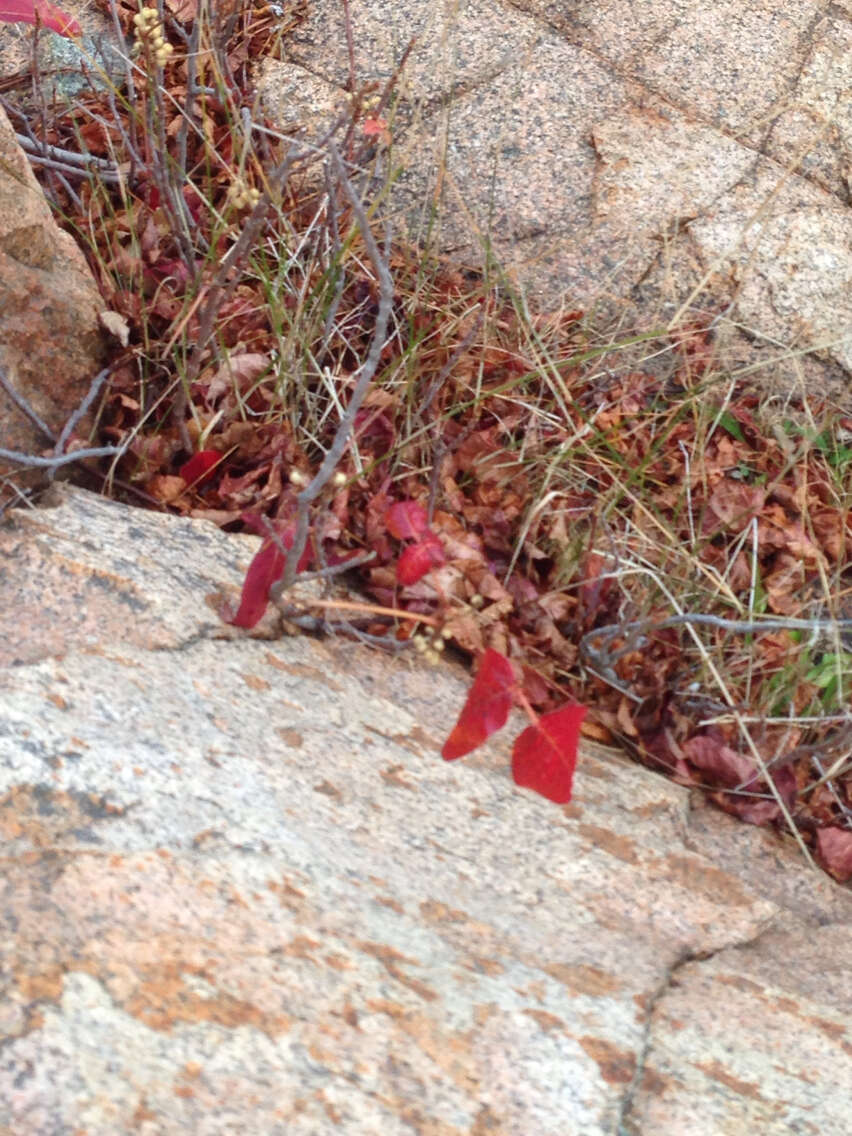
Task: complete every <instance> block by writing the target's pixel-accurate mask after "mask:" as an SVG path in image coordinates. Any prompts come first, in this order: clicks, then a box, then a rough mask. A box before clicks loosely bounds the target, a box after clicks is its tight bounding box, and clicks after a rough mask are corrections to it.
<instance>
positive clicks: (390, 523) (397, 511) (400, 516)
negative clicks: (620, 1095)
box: [0, 0, 429, 540]
mask: <svg viewBox="0 0 852 1136" xmlns="http://www.w3.org/2000/svg"><path fill="white" fill-rule="evenodd" d="M0 3H2V0H0ZM428 520H429V518H428V517H427V515H426V510H425V509H424V508H423V506H422V505H421V504H420V502H419V501H397V503H396V504H395V505H391V507H390V508H389V509H388V511H387V512H386V513H385V524H386V525H387V530H388V532H389V533H390V534H391V536H395V537H396V539H397V540H417V538H418V537H419V536H421V535H422V533H423V532H425V530H426V525H427V523H428Z"/></svg>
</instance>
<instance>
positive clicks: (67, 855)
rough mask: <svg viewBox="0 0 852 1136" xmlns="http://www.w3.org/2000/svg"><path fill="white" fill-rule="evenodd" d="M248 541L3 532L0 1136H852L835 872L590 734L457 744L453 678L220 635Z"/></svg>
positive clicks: (61, 530)
mask: <svg viewBox="0 0 852 1136" xmlns="http://www.w3.org/2000/svg"><path fill="white" fill-rule="evenodd" d="M256 543H257V542H256V540H255V538H250V537H233V536H228V535H226V534H223V533H221V532H219V531H218V530H216V529H215V528H214V527H213V526H212V525H209V524H207V523H205V522H200V521H186V520H180V519H176V518H172V517H166V516H158V515H153V514H147V515H145V514H140V513H138V512H137V511H132V510H129V509H126V508H125V507H122V506H119V505H115V504H111V503H108V502H105V501H103V500H101V499H99V498H97V497H95V496H92V495H91V494H88V493H86V492H84V491H82V490H76V489H71V488H67V487H63V488H61V489H56V490H55V491H54V495H53V497H52V500H51V502H50V504H49V507H47V508H42V509H38V510H35V511H18V512H16V513H14V514H13V515H12V517H11V520H10V521H7V523H6V524H5V525H4V526H3V527H2V528H0V643H3V644H5V648H4V651H5V653H4V657H3V660H2V669H0V834H2V841H3V843H2V849H3V850H2V856H3V864H2V873H0V986H2V989H0V1100H2V1101H3V1102H4V1106H3V1108H4V1111H3V1113H2V1114H0V1134H2V1136H11V1134H14V1136H56V1134H57V1133H60V1132H69V1133H70V1132H75V1133H86V1136H124V1134H128V1136H129V1134H131V1133H134V1134H135V1133H144V1134H146V1136H172V1134H174V1136H178V1134H180V1136H183V1134H185V1133H188V1132H191V1133H200V1134H204V1136H219V1134H223V1136H224V1134H236V1133H263V1134H264V1136H267V1134H269V1136H291V1134H295V1136H326V1134H329V1136H331V1134H332V1133H341V1132H342V1133H346V1134H349V1136H413V1134H417V1136H436V1134H440V1136H468V1134H476V1136H485V1134H486V1133H487V1134H489V1136H495V1134H496V1136H532V1134H535V1136H566V1134H574V1133H576V1134H578V1136H579V1134H582V1136H598V1134H601V1136H602V1134H604V1133H607V1134H612V1136H615V1134H618V1133H625V1134H639V1136H684V1134H685V1133H689V1134H690V1136H693V1134H697V1136H720V1134H727V1133H730V1134H732V1136H733V1134H734V1133H737V1134H738V1133H742V1132H759V1133H761V1134H764V1133H770V1134H773V1136H774V1134H776V1133H777V1134H779V1136H780V1134H781V1133H788V1132H790V1133H793V1132H795V1133H814V1134H816V1133H819V1134H820V1136H841V1134H844V1136H845V1133H847V1132H848V1100H849V1084H850V1079H852V1058H850V1054H852V1026H850V1021H852V1019H850V1011H852V980H850V974H852V945H850V944H852V936H850V930H852V901H851V900H850V895H849V891H848V890H845V889H842V888H839V887H837V886H836V885H834V884H833V883H832V882H831V881H830V880H828V879H827V878H826V877H824V876H822V875H818V874H814V873H812V872H811V871H809V870H808V869H807V868H806V867H805V866H804V865H803V864H802V862H801V861H800V859H799V857H798V855H797V853H796V851H795V848H794V847H792V846H790V845H789V844H787V843H785V842H784V841H783V840H781V839H780V838H778V837H776V836H773V835H772V834H770V833H766V832H763V831H760V830H757V829H754V828H748V827H746V826H743V825H739V824H737V823H736V822H734V821H732V820H731V819H730V818H727V817H724V816H722V815H720V814H718V813H715V812H712V811H710V810H709V809H707V808H705V807H703V806H702V805H701V803H700V801H698V800H694V799H691V798H690V796H689V795H688V794H687V793H686V792H685V791H684V790H682V789H680V788H678V787H677V786H674V785H672V784H669V783H668V782H667V781H665V780H663V779H661V778H659V777H656V776H654V775H653V774H651V773H649V772H647V771H645V770H643V769H640V768H639V767H637V766H634V765H631V764H629V763H627V762H626V761H625V760H623V759H622V758H620V757H619V756H618V755H615V754H612V753H610V752H608V751H606V750H601V749H592V748H587V749H585V750H584V752H583V753H582V755H581V759H580V763H579V769H578V776H577V787H576V797H575V800H574V801H573V802H572V803H571V804H570V805H568V806H566V807H564V808H557V807H556V806H554V805H551V804H549V803H547V802H546V801H544V800H542V799H540V798H538V797H536V796H534V795H532V794H529V793H526V792H522V791H519V790H517V789H516V788H515V787H514V786H513V785H512V783H511V781H510V779H509V775H508V770H507V764H508V752H507V742H506V741H501V740H499V739H498V740H496V741H493V742H492V743H491V744H490V745H489V746H488V747H486V748H485V749H484V750H483V751H482V752H481V753H480V754H478V755H476V756H474V757H471V758H470V759H467V760H465V761H463V762H458V763H454V764H446V763H444V762H442V761H441V759H440V756H439V754H438V748H439V745H440V742H441V741H442V739H443V736H444V735H445V733H446V731H447V729H448V726H449V725H450V724H451V722H452V720H453V719H454V717H455V715H456V713H457V711H458V708H459V706H460V705H461V702H462V699H463V696H464V691H465V687H466V677H465V675H464V673H463V672H462V671H461V670H460V669H457V668H455V667H452V666H449V665H448V666H447V667H446V668H443V669H440V670H431V669H425V668H424V667H423V666H422V665H421V663H420V661H419V660H417V661H411V660H409V659H407V658H405V659H395V660H393V659H388V658H385V657H384V656H381V655H379V654H377V653H374V652H370V651H368V650H366V649H365V648H363V647H361V646H358V645H354V644H350V643H345V642H343V641H339V640H334V639H331V640H327V641H316V640H312V639H309V638H306V637H303V636H299V637H287V638H277V639H269V638H266V639H261V638H248V637H244V636H243V635H242V634H240V633H235V632H233V631H232V630H231V629H229V628H226V627H224V625H222V624H221V623H220V622H219V621H218V620H217V618H216V616H215V612H214V603H215V601H214V599H213V597H214V596H215V595H220V594H221V593H222V592H223V590H224V591H226V592H227V591H229V590H234V589H236V588H237V587H238V585H239V581H240V575H241V573H242V572H243V571H244V569H245V566H246V564H247V563H248V560H249V558H250V556H251V555H252V552H253V550H254V548H255V547H256ZM21 625H24V630H23V631H22V630H21ZM270 633H271V632H270V630H269V627H267V629H266V631H265V634H267V635H269V634H270Z"/></svg>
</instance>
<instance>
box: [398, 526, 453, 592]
mask: <svg viewBox="0 0 852 1136" xmlns="http://www.w3.org/2000/svg"><path fill="white" fill-rule="evenodd" d="M446 559H447V558H446V556H445V555H444V546H443V545H442V544H441V542H440V540H438V538H437V537H436V536H435V534H434V533H433V532H432V531H431V530H430V529H427V530H426V535H425V536H424V537H423V538H422V540H419V541H418V542H417V544H410V545H409V546H408V548H406V549H404V550H403V552H402V554H401V555H400V558H399V560H398V561H397V562H396V578H397V580H398V581H399V583H400V584H402V585H403V586H405V585H407V584H416V583H417V581H418V580H419V579H420V578H421V576H425V575H426V573H427V572H429V571H431V569H433V568H437V567H438V566H439V565H441V564H443V563H445V561H446Z"/></svg>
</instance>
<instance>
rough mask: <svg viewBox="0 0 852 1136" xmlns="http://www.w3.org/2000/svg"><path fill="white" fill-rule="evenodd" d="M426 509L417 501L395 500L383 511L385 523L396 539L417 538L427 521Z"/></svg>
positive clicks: (424, 528)
mask: <svg viewBox="0 0 852 1136" xmlns="http://www.w3.org/2000/svg"><path fill="white" fill-rule="evenodd" d="M428 519H429V518H428V517H427V515H426V510H425V509H424V508H423V506H422V505H421V504H420V502H419V501H397V502H396V504H394V505H391V507H390V508H389V509H388V511H387V512H386V513H385V525H386V526H387V530H388V532H389V533H390V534H391V536H394V537H396V539H397V540H417V538H418V537H419V536H421V535H422V534H423V533H424V532H425V530H426V525H427V523H428Z"/></svg>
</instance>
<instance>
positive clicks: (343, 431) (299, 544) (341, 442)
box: [270, 139, 394, 600]
mask: <svg viewBox="0 0 852 1136" xmlns="http://www.w3.org/2000/svg"><path fill="white" fill-rule="evenodd" d="M328 150H329V154H330V155H331V160H332V163H333V165H334V168H335V173H336V174H337V177H338V178H339V180H340V184H341V185H342V186H343V190H344V192H345V194H346V196H347V197H348V198H349V204H350V205H351V206H352V212H353V213H354V215H355V220H356V221H357V223H358V228H359V229H360V231H361V236H362V238H363V240H364V244H365V246H366V248H367V255H368V256H369V258H370V261H371V263H372V265H373V269H374V271H375V273H376V277H377V279H378V283H379V309H378V313H377V315H376V324H375V327H374V329H373V336H372V339H371V342H370V348H369V350H368V352H367V358H366V359H365V360H364V363H363V365H362V367H361V374H360V375H359V377H358V381H357V382H356V384H355V388H354V390H353V391H352V395H351V397H350V399H349V405H348V406H347V407H346V410H345V411H344V413H343V415H342V417H341V419H340V423H339V425H338V427H337V431H336V433H335V435H334V440H333V442H332V443H331V446H330V447H329V449H328V452H327V453H326V455H325V457H324V458H323V460H322V463H321V465H320V467H319V469H318V470H317V473H316V475H315V476H314V478H313V480H312V481H311V482H310V484H308V485H307V486H306V487H305V488H304V489H303V490H302V492H301V493H300V494H299V495H298V497H297V498H296V501H297V506H298V511H297V516H296V531H295V534H294V537H293V546H292V548H291V549H290V552H289V555H288V556H287V563H286V564H285V566H284V574H283V576H282V577H281V579H280V581H279V582H278V584H276V585H275V587H274V588H272V589H271V591H270V596H271V598H272V599H274V600H277V599H278V598H279V597H280V596H281V594H282V592H285V591H286V590H287V589H288V588H289V587H291V585H292V583H293V581H294V580H295V578H296V573H297V571H298V564H299V560H300V559H301V556H302V553H303V552H304V550H305V545H306V544H307V542H308V530H309V528H310V509H311V505H312V504H313V502H314V501H315V500H316V498H317V497H318V496H319V495H320V493H321V492H322V491H323V489H324V488H325V486H326V485H327V484H328V482H329V480H330V479H331V476H332V474H333V473H334V471H335V469H336V468H337V464H338V462H339V461H340V459H341V458H342V457H343V452H344V450H345V449H346V447H347V445H348V444H349V441H350V438H351V436H352V431H353V428H354V425H355V417H356V415H357V414H358V411H359V410H360V409H361V404H362V403H363V401H364V399H365V397H366V395H367V391H368V390H369V387H370V383H371V382H372V381H373V377H374V376H375V373H376V371H377V369H378V366H379V361H380V359H381V355H382V349H383V348H384V345H385V339H386V337H387V330H388V323H389V322H390V316H391V308H392V305H393V295H394V289H393V278H392V276H391V273H390V267H389V265H388V258H387V250H386V252H385V254H384V255H383V254H382V252H381V251H380V250H379V246H378V244H377V242H376V238H375V237H374V236H373V232H372V230H371V228H370V222H369V221H368V219H367V214H366V212H365V210H364V205H363V203H362V202H361V200H360V199H359V197H358V195H357V194H356V193H355V190H354V188H353V186H352V182H351V181H350V180H349V177H348V175H347V173H346V169H345V167H344V165H343V160H342V158H341V157H340V153H339V151H338V149H337V147H336V146H335V144H334V142H333V141H332V140H331V139H329V141H328ZM385 243H386V246H389V245H390V234H389V232H387V231H386V233H385Z"/></svg>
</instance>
